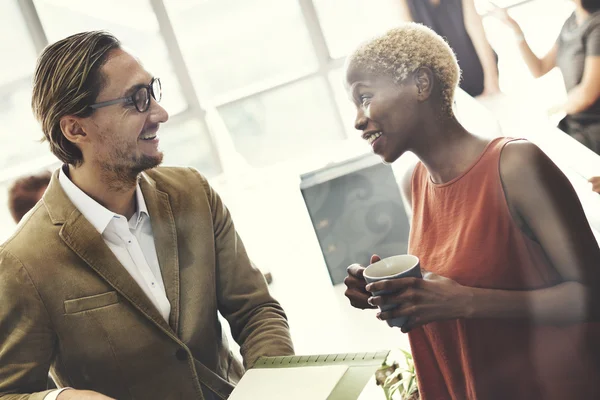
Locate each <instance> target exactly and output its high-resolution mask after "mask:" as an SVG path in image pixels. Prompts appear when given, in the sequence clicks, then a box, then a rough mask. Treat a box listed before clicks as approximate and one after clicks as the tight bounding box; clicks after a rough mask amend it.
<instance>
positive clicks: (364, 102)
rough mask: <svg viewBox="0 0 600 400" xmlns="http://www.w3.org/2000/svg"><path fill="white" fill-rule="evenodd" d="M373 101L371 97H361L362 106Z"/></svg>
mask: <svg viewBox="0 0 600 400" xmlns="http://www.w3.org/2000/svg"><path fill="white" fill-rule="evenodd" d="M370 99H371V96H367V95H364V94H363V95H361V96H360V104H362V105H363V106H364V105H366V104H368V103H369V100H370Z"/></svg>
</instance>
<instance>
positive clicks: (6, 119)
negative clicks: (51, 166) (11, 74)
mask: <svg viewBox="0 0 600 400" xmlns="http://www.w3.org/2000/svg"><path fill="white" fill-rule="evenodd" d="M30 104H31V80H30V79H22V80H20V81H16V82H15V83H14V84H12V85H11V87H10V88H8V89H7V92H6V93H4V94H3V95H2V96H0V119H1V120H2V123H1V124H0V148H1V149H2V156H1V157H0V171H1V170H4V169H6V168H10V167H15V166H16V165H17V164H20V163H25V162H28V161H31V160H33V159H36V158H39V157H43V156H48V155H50V154H51V153H50V149H49V147H48V143H40V139H41V138H42V137H43V133H42V131H41V128H40V126H39V124H38V123H37V121H36V120H35V118H34V117H33V113H32V112H31V107H30Z"/></svg>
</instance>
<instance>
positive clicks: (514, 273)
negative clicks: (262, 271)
mask: <svg viewBox="0 0 600 400" xmlns="http://www.w3.org/2000/svg"><path fill="white" fill-rule="evenodd" d="M345 76H346V89H347V91H348V97H349V98H351V99H352V100H353V102H354V105H355V107H356V119H355V127H356V129H357V130H359V131H360V134H361V136H362V138H363V139H365V140H366V141H368V143H369V144H370V145H371V147H372V150H373V152H374V153H375V154H378V155H379V156H381V158H382V159H383V161H385V162H387V163H392V162H394V161H396V160H397V159H398V158H400V157H401V156H402V155H403V154H404V153H405V152H407V151H411V152H412V153H414V154H415V155H416V156H417V157H418V158H419V160H420V161H419V162H418V163H417V164H416V165H414V166H411V168H406V171H404V173H403V174H401V176H400V189H401V194H402V197H403V200H404V204H405V206H406V208H407V214H408V215H409V216H410V218H411V224H410V235H409V247H408V253H409V254H412V255H415V256H417V257H419V259H420V264H421V268H422V269H423V270H424V271H425V272H424V274H423V279H418V278H399V279H389V280H382V281H379V282H375V283H371V284H369V285H366V282H365V280H364V277H363V271H364V267H363V266H361V265H358V264H354V265H351V266H350V267H349V268H348V273H349V275H348V277H347V278H346V280H345V283H346V285H347V287H348V288H347V290H346V296H347V297H348V298H349V299H350V302H351V304H352V305H353V306H354V307H357V308H361V309H364V308H375V307H377V306H382V305H390V306H392V307H391V309H390V310H388V311H383V312H380V313H378V318H379V319H381V320H384V321H386V320H390V319H393V318H398V317H406V318H407V322H406V323H405V324H404V325H403V326H402V327H401V329H402V332H408V337H409V341H410V348H411V352H412V355H413V359H414V362H415V367H416V372H417V377H418V382H419V393H420V396H421V398H422V399H423V400H430V399H431V400H434V399H435V400H437V399H469V400H475V399H518V400H531V399H544V400H564V399H600V380H599V379H598V377H600V322H599V321H600V268H599V267H598V260H600V249H599V248H598V243H597V242H596V239H595V238H594V235H593V234H592V230H591V228H590V225H589V223H588V220H587V218H586V216H585V214H584V213H583V209H582V206H581V203H580V202H579V199H578V197H577V194H576V193H575V191H574V190H573V187H572V186H571V184H570V183H569V181H568V179H567V178H566V177H565V176H564V174H563V173H562V172H561V171H560V169H558V167H557V166H556V165H555V164H554V163H553V162H552V161H551V160H550V159H549V158H548V157H547V156H546V154H545V153H544V152H542V151H541V150H540V149H539V148H538V147H537V146H536V145H534V144H533V143H531V142H528V141H526V140H520V139H512V138H507V137H497V138H494V139H491V140H490V139H489V138H488V137H484V136H478V135H476V134H474V133H471V132H469V131H468V130H466V129H465V128H464V127H463V126H462V125H461V124H460V122H459V121H458V120H457V119H456V117H455V115H454V112H453V107H452V105H453V100H454V92H455V88H456V86H457V84H458V80H459V76H460V70H459V68H458V65H457V62H456V58H455V57H454V54H453V52H452V50H451V49H450V47H449V46H448V44H447V43H446V42H444V40H443V39H442V38H441V37H440V36H438V35H436V34H435V33H434V32H433V31H431V30H430V29H429V28H427V27H425V26H423V25H419V24H405V25H403V26H401V27H399V28H396V29H392V30H390V31H389V32H387V33H386V34H384V35H381V36H379V37H376V38H374V39H372V40H370V41H368V42H366V43H364V44H362V45H361V46H359V47H358V49H356V50H355V51H354V52H353V53H352V54H351V55H350V56H349V57H348V60H347V61H346V75H345ZM377 260H378V257H377V256H373V257H372V259H371V263H373V262H375V261H377ZM364 261H367V260H364ZM379 291H382V292H384V293H386V294H385V295H381V296H374V295H372V294H371V292H379Z"/></svg>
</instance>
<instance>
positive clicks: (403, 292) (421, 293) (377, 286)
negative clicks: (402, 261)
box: [366, 272, 472, 332]
mask: <svg viewBox="0 0 600 400" xmlns="http://www.w3.org/2000/svg"><path fill="white" fill-rule="evenodd" d="M366 289H367V290H368V291H373V292H377V291H380V290H384V291H389V292H392V293H391V294H388V295H383V296H375V297H371V298H370V299H368V302H369V304H371V305H373V306H382V305H388V304H393V305H397V307H396V308H394V309H392V310H389V311H384V312H381V313H379V314H378V316H377V317H378V318H379V319H381V320H388V319H392V318H397V317H408V320H407V322H406V323H405V324H404V326H403V327H402V332H408V331H410V330H411V329H413V328H415V327H418V326H421V325H425V324H427V323H429V322H434V321H443V320H448V319H456V318H465V317H468V316H469V314H470V312H471V298H472V294H471V292H470V288H468V287H466V286H462V285H460V284H458V283H456V282H455V281H453V280H451V279H448V278H444V277H442V276H439V275H436V274H433V273H431V272H423V279H420V278H399V279H388V280H384V281H379V282H374V283H371V284H369V285H367V288H366Z"/></svg>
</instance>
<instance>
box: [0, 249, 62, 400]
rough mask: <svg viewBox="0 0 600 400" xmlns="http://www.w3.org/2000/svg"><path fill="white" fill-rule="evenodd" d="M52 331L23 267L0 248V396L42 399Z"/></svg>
mask: <svg viewBox="0 0 600 400" xmlns="http://www.w3.org/2000/svg"><path fill="white" fill-rule="evenodd" d="M54 342H55V335H54V332H53V330H52V328H51V326H50V318H49V316H48V313H47V312H46V309H45V307H44V304H43V303H42V300H41V298H40V296H39V293H38V292H37V290H36V288H35V286H34V285H33V282H32V281H31V278H30V276H29V274H28V273H27V270H26V269H25V267H24V266H23V265H22V264H21V262H20V261H19V260H18V259H17V258H16V257H14V256H13V255H11V254H10V253H9V252H8V251H7V250H6V249H2V248H0V400H43V399H44V397H45V396H46V395H47V394H48V393H49V392H51V390H45V389H46V382H47V378H48V370H49V368H50V362H51V359H52V353H53V347H54Z"/></svg>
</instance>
